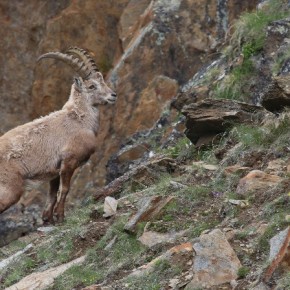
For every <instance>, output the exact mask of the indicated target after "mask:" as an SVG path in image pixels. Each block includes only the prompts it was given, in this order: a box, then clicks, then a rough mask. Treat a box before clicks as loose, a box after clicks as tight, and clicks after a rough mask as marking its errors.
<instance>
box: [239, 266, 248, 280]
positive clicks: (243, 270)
mask: <svg viewBox="0 0 290 290" xmlns="http://www.w3.org/2000/svg"><path fill="white" fill-rule="evenodd" d="M249 272H250V269H249V268H248V267H245V266H242V267H241V268H239V270H238V273H237V275H238V277H239V279H243V278H246V276H247V275H248V274H249Z"/></svg>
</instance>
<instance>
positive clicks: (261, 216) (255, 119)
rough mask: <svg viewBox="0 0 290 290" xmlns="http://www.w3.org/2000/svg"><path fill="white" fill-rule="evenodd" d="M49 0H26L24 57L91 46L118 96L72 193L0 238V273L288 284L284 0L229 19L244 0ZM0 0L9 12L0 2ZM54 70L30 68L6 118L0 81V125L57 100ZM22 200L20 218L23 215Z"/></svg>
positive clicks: (29, 279)
mask: <svg viewBox="0 0 290 290" xmlns="http://www.w3.org/2000/svg"><path fill="white" fill-rule="evenodd" d="M64 2H65V1H64ZM64 2H63V3H62V4H58V5H56V4H55V5H52V4H48V3H46V4H45V5H43V6H41V9H50V10H49V11H50V13H51V14H46V16H45V17H48V18H49V20H47V18H46V19H43V18H42V17H44V16H41V17H40V16H39V15H40V13H39V10H37V9H36V8H38V9H40V7H38V6H37V5H36V4H35V3H34V2H33V1H31V4H30V5H31V6H29V5H28V7H30V8H33V7H34V11H33V13H35V15H37V17H36V16H35V17H36V19H38V21H39V23H40V24H39V28H38V29H39V31H40V32H39V35H38V36H39V38H38V40H39V42H38V44H37V45H34V47H33V49H34V50H33V51H34V56H36V55H37V54H38V53H42V52H44V51H46V50H47V49H53V48H58V49H59V48H62V46H64V44H66V43H69V42H70V41H71V39H74V40H75V41H76V42H77V43H74V44H76V45H78V44H79V43H81V44H84V45H85V46H88V47H92V50H93V52H94V53H95V54H96V55H99V56H100V58H99V59H100V61H99V65H100V66H102V67H103V70H105V71H107V72H108V74H107V79H108V80H109V81H110V82H111V83H112V84H113V86H115V87H116V90H117V91H118V95H119V100H118V103H117V104H116V106H115V108H113V109H112V111H110V112H104V114H103V128H104V130H103V131H102V134H101V135H100V137H99V138H100V144H103V145H100V151H99V152H98V153H97V154H96V155H95V156H94V158H93V160H92V162H91V164H89V165H87V166H86V167H85V168H84V169H83V170H81V171H80V172H79V173H78V174H77V176H76V179H75V181H74V185H73V186H74V190H73V192H72V195H73V196H77V195H76V194H80V193H82V192H85V193H86V198H84V199H82V201H81V206H80V207H75V208H74V210H72V211H70V213H69V214H68V216H67V219H66V222H65V223H64V224H63V225H58V226H56V227H52V228H39V229H38V230H37V231H36V232H34V233H31V234H29V235H25V236H24V237H22V238H20V239H18V240H17V241H14V242H12V243H10V244H9V245H7V246H5V247H2V248H1V249H0V250H1V251H0V259H1V262H0V281H1V283H2V284H1V286H0V288H1V287H2V288H3V289H6V288H7V289H87V290H89V289H118V290H119V289H130V290H131V289H133V290H134V289H136V290H137V289H144V290H146V289H187V290H190V289H256V290H258V289H289V287H290V277H289V266H290V261H289V241H290V230H289V221H290V218H289V202H290V196H289V191H290V183H289V180H288V179H289V171H290V165H289V154H290V151H289V138H290V134H289V129H288V128H289V124H290V115H289V112H288V111H287V109H285V107H286V106H287V105H288V104H289V100H288V99H289V94H290V93H289V88H288V85H287V83H288V78H289V76H288V71H289V52H288V50H289V49H288V48H289V47H288V46H289V41H288V39H289V33H290V26H289V18H288V17H289V16H290V8H289V6H288V2H287V1H275V0H270V1H264V2H263V3H261V4H259V6H258V8H257V10H255V11H254V12H252V13H247V14H244V15H242V16H241V17H240V18H238V15H239V14H240V13H241V12H242V11H243V10H245V9H253V8H255V5H256V4H257V3H254V2H253V1H242V3H240V4H237V3H236V1H218V2H216V1H206V3H205V1H190V0H187V1H185V0H183V1H181V0H180V1H173V0H172V1H161V0H158V1H145V0H144V1H134V0H132V1H118V2H117V1H106V2H102V1H100V2H98V4H96V3H95V2H94V1H85V3H86V4H85V5H82V3H83V2H81V1H71V2H70V1H66V2H65V3H64ZM3 3H5V1H4V2H3ZM116 3H118V4H116ZM1 5H2V6H3V9H2V11H3V15H9V17H7V19H4V18H3V23H6V24H7V25H11V23H14V26H15V21H16V20H13V19H14V18H13V15H14V14H13V13H15V12H13V13H12V12H11V11H10V10H9V9H11V4H10V2H9V3H8V2H7V3H6V4H1ZM33 5H36V6H33ZM98 5H99V6H98ZM48 6H49V7H48ZM23 9H24V7H22V9H20V6H19V11H18V12H17V13H18V14H19V15H23V16H24V15H25V13H27V12H25V11H27V10H23ZM25 9H29V8H27V7H26V8H25ZM9 11H10V12H9ZM41 11H44V10H41ZM100 11H102V12H100ZM22 13H23V14H22ZM96 14H97V15H98V17H97V16H96ZM14 17H16V16H14ZM95 17H96V19H95ZM235 18H238V20H237V21H235V22H234V19H235ZM21 19H22V20H21ZM4 20H5V21H4ZM13 21H14V22H13ZM18 21H19V22H18V25H19V26H20V25H22V26H23V22H21V21H24V18H21V17H20V18H19V20H18ZM33 23H34V24H35V22H33ZM230 24H233V25H232V26H231V30H229V31H228V28H229V27H230ZM23 27H24V26H23ZM27 27H30V26H29V25H28V26H27ZM80 27H81V28H80ZM16 31H17V32H15V33H18V30H16ZM79 31H82V33H80V32H79ZM96 31H97V32H98V33H97V32H96ZM108 31H110V33H107V32H108ZM105 32H106V33H105ZM91 35H94V36H96V35H97V37H100V39H97V38H96V37H92V36H91ZM64 36H65V37H64ZM225 36H226V37H225ZM7 37H8V36H7ZM102 37H103V38H102ZM55 38H56V39H58V38H59V42H57V44H56V42H55ZM102 39H103V40H102ZM25 41H26V40H25ZM19 45H20V44H19ZM56 46H57V47H56ZM108 54H110V55H108ZM103 60H104V61H103ZM3 65H4V66H5V68H6V69H7V71H9V70H8V63H6V62H4V60H3ZM31 66H32V64H30V68H31ZM64 69H65V68H64V67H60V66H58V65H52V64H50V65H49V64H47V65H45V64H43V65H41V66H39V67H37V68H35V70H34V75H33V76H30V77H31V80H30V85H29V84H28V83H27V84H26V85H27V89H26V93H25V94H27V95H25V97H24V98H23V103H22V106H27V108H29V109H27V110H26V111H25V114H26V115H25V114H23V115H21V117H19V120H14V121H13V120H12V119H11V118H10V119H9V118H8V117H9V116H12V113H13V112H12V108H14V106H13V104H14V103H13V101H12V100H10V99H9V100H8V96H7V97H6V98H7V102H8V103H7V110H6V112H7V113H5V114H7V119H6V120H7V123H6V124H8V125H5V126H7V127H5V126H4V125H3V128H4V129H3V130H5V129H6V128H8V127H9V126H10V125H9V124H12V123H11V122H15V123H14V124H16V123H17V122H21V121H22V120H27V119H29V118H30V117H31V116H36V115H37V114H38V113H37V114H36V113H35V112H40V114H44V113H47V112H48V111H50V110H53V109H55V108H57V107H59V106H61V104H62V103H63V102H64V100H65V95H66V93H65V92H66V91H67V90H68V87H69V83H70V81H69V79H70V75H69V73H70V72H69V71H65V72H66V73H65V74H64V73H63V71H64ZM17 73H19V79H23V78H24V75H22V74H21V72H20V71H17ZM11 74H12V72H11ZM7 75H8V74H7ZM26 79H27V76H26ZM6 81H7V82H8V79H7V80H6ZM2 82H3V84H5V79H3V80H2ZM56 83H57V84H56ZM63 83H66V84H67V85H68V87H67V88H66V87H65V86H63V85H62V86H60V84H63ZM29 86H30V89H29ZM3 87H5V86H3ZM14 89H15V87H14ZM22 89H23V87H22ZM29 90H31V91H32V94H29ZM15 94H16V92H15ZM29 95H30V96H31V97H28V96H29ZM39 95H42V96H45V97H43V98H39V97H36V96H39ZM4 96H5V94H4ZM5 100H6V99H5ZM171 100H172V101H171ZM169 101H171V104H170V105H169ZM241 101H242V102H241ZM245 102H247V103H245ZM28 104H29V105H31V104H33V106H32V107H29V105H28ZM166 104H167V105H166ZM165 105H166V106H165ZM261 105H262V106H261ZM14 109H15V110H17V109H16V107H15V108H14ZM30 109H31V110H30ZM15 112H16V111H15ZM17 112H19V111H17ZM5 116H6V115H5ZM3 124H5V123H3ZM184 130H185V131H184ZM120 144H122V145H121V146H120ZM108 160H109V162H107V161H108ZM96 164H98V167H97V166H96ZM106 164H107V168H106V170H105V165H106ZM89 172H90V173H91V174H89ZM97 176H98V177H97ZM105 179H106V180H107V181H108V182H109V183H108V184H107V185H106V186H104V187H97V186H96V185H100V184H103V183H104V180H105ZM89 181H90V182H89ZM91 181H93V183H92V182H91ZM34 191H35V194H34V195H33V196H34V197H36V196H38V195H37V192H38V191H39V189H34ZM89 195H90V197H88V196H89ZM27 196H29V195H28V194H27ZM25 200H28V198H27V199H25ZM72 201H74V200H73V199H72ZM39 203H41V201H39ZM30 204H35V200H34V201H27V207H26V209H25V211H28V209H29V205H30ZM13 211H15V212H17V213H18V214H17V216H18V217H20V218H22V219H23V213H20V212H21V208H20V209H19V208H17V206H16V207H15V208H13V209H11V214H12V215H13ZM25 211H24V213H25ZM38 211H39V209H37V208H35V209H34V211H32V212H31V213H30V215H26V217H27V218H31V221H30V222H28V223H26V225H27V224H28V225H31V224H33V226H37V224H38ZM104 214H105V215H104ZM14 216H15V215H14ZM1 219H2V225H1V229H3V228H4V227H6V226H7V224H9V225H11V219H9V217H7V220H6V221H5V220H3V219H5V218H3V217H1ZM7 221H8V222H7ZM23 223H24V222H23ZM15 224H16V225H18V227H19V228H20V231H18V233H19V232H21V233H25V232H27V231H29V230H31V227H30V228H29V229H27V230H23V231H21V226H22V225H21V224H20V223H18V222H15ZM24 224H25V223H24ZM33 226H32V227H33ZM1 229H0V231H1ZM2 233H3V231H2ZM10 233H12V234H11V238H10V239H13V238H15V237H16V236H17V231H10ZM14 233H15V235H14ZM2 239H7V237H6V236H5V238H3V235H2ZM4 242H5V241H4ZM4 242H3V243H4ZM6 242H7V240H6ZM5 287H6V288H5Z"/></svg>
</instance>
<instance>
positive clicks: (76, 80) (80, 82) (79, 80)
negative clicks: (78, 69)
mask: <svg viewBox="0 0 290 290" xmlns="http://www.w3.org/2000/svg"><path fill="white" fill-rule="evenodd" d="M74 83H75V89H76V90H77V91H78V92H80V93H81V92H82V91H83V80H82V78H81V77H74Z"/></svg>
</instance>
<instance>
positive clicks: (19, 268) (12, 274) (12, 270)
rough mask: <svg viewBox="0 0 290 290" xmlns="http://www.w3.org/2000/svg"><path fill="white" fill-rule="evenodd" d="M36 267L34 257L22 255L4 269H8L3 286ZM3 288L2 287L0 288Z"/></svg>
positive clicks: (8, 284)
mask: <svg viewBox="0 0 290 290" xmlns="http://www.w3.org/2000/svg"><path fill="white" fill-rule="evenodd" d="M35 267H36V262H35V260H34V259H32V258H30V257H27V256H24V257H23V258H21V259H20V260H17V261H16V262H15V263H14V264H13V266H11V265H9V266H8V268H7V269H6V270H7V271H8V274H7V276H6V277H5V280H4V283H3V286H4V287H8V286H10V285H12V284H14V283H16V282H18V281H19V280H20V279H21V278H22V277H24V276H25V275H27V274H28V273H29V272H30V271H32V270H34V269H35ZM0 287H1V286H0ZM0 289H4V288H0Z"/></svg>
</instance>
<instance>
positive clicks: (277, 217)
mask: <svg viewBox="0 0 290 290" xmlns="http://www.w3.org/2000/svg"><path fill="white" fill-rule="evenodd" d="M287 225H288V224H287V222H286V221H285V214H284V213H278V214H274V215H272V216H271V223H270V224H269V226H268V227H267V229H266V231H265V233H264V234H263V235H262V236H261V237H260V238H259V240H258V249H259V251H260V252H263V253H268V252H269V248H270V244H269V241H270V239H271V238H273V237H274V236H275V235H276V234H277V233H278V232H279V231H282V230H283V229H284V228H285V227H286V226H287Z"/></svg>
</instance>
